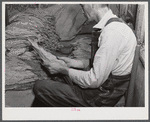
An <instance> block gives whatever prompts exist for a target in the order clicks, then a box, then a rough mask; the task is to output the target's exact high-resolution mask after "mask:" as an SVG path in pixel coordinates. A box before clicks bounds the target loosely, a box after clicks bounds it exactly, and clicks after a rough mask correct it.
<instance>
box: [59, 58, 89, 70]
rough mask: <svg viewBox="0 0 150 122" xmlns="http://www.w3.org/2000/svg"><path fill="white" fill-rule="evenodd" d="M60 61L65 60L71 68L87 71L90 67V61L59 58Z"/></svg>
mask: <svg viewBox="0 0 150 122" xmlns="http://www.w3.org/2000/svg"><path fill="white" fill-rule="evenodd" d="M57 59H59V60H63V61H64V62H65V63H66V64H67V66H68V67H69V68H75V69H83V70H84V69H85V68H87V67H88V66H89V59H80V60H79V59H71V58H68V57H57Z"/></svg>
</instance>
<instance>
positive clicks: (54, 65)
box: [42, 60, 68, 74]
mask: <svg viewBox="0 0 150 122" xmlns="http://www.w3.org/2000/svg"><path fill="white" fill-rule="evenodd" d="M42 65H43V66H45V67H46V68H47V69H48V70H49V72H50V73H51V74H58V73H62V74H67V71H66V70H68V68H67V67H66V66H65V65H63V64H61V63H60V62H58V61H56V60H55V61H51V62H43V64H42Z"/></svg>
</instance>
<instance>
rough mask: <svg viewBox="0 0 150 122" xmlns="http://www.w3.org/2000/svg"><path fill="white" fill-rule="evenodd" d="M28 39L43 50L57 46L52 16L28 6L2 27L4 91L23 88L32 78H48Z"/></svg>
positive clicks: (51, 50)
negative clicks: (3, 41) (3, 34)
mask: <svg viewBox="0 0 150 122" xmlns="http://www.w3.org/2000/svg"><path fill="white" fill-rule="evenodd" d="M28 39H33V40H34V39H36V40H38V42H37V43H38V44H39V45H40V46H41V47H42V48H43V49H44V50H45V51H47V52H51V53H54V52H55V51H56V50H57V49H59V48H61V47H62V45H60V44H59V36H58V34H57V33H56V30H55V18H54V17H53V16H49V15H48V14H47V13H44V12H43V11H42V10H38V9H29V10H27V11H24V12H22V13H18V14H16V15H14V16H12V17H11V18H9V25H8V26H7V27H6V30H5V57H6V58H5V67H6V69H5V83H6V87H5V90H6V91H7V90H26V89H29V88H32V86H33V84H34V82H35V81H36V80H44V79H51V78H50V77H49V76H48V75H47V73H46V72H45V71H44V69H43V68H42V67H41V65H40V61H39V56H38V55H37V54H36V53H35V52H34V50H33V48H32V46H31V43H30V42H29V41H28Z"/></svg>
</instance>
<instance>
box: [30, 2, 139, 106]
mask: <svg viewBox="0 0 150 122" xmlns="http://www.w3.org/2000/svg"><path fill="white" fill-rule="evenodd" d="M82 8H83V11H84V14H85V16H86V17H87V18H88V20H89V21H93V20H95V21H96V22H97V24H96V25H95V26H94V28H99V29H102V33H101V35H100V37H99V42H98V47H99V49H98V50H97V52H96V54H95V57H94V62H93V67H92V68H91V69H90V70H89V71H83V70H79V69H84V68H86V67H87V65H85V64H87V61H85V60H74V59H69V58H65V57H58V59H59V60H63V61H65V62H66V64H67V66H63V65H61V64H60V63H58V62H51V63H49V64H48V70H49V72H50V73H51V74H60V73H61V74H63V75H64V76H65V77H66V81H67V82H66V83H61V82H56V81H52V80H51V81H38V82H36V84H35V86H34V89H33V91H34V93H35V97H36V98H37V99H38V100H39V101H41V103H43V104H44V105H45V106H54V107H58V106H61V107H95V106H101V107H105V106H106V107H109V106H114V105H115V104H116V103H117V102H118V101H119V99H120V98H121V97H122V96H123V95H124V94H125V93H126V91H127V88H128V84H129V80H130V73H131V68H132V64H133V58H134V52H135V47H136V37H135V35H134V34H133V32H132V30H131V29H130V28H129V27H128V26H127V25H126V24H125V23H122V22H111V23H110V24H108V25H106V23H107V22H108V20H109V19H111V18H114V17H115V18H116V17H117V16H115V15H114V14H113V13H112V11H111V10H110V9H109V8H108V6H107V5H105V4H103V5H99V4H84V5H82ZM105 25H106V26H105ZM85 62H86V63H85ZM67 79H68V80H67Z"/></svg>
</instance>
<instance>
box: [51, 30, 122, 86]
mask: <svg viewBox="0 0 150 122" xmlns="http://www.w3.org/2000/svg"><path fill="white" fill-rule="evenodd" d="M122 38H123V37H122V36H121V35H120V33H119V32H116V31H114V30H108V31H107V32H106V33H103V36H102V37H101V40H102V41H101V40H100V41H101V46H100V48H99V49H98V51H97V52H96V55H95V57H94V63H93V68H91V69H90V71H82V70H76V69H72V68H68V67H67V66H63V65H60V64H58V63H57V62H54V63H51V65H50V70H51V72H53V71H54V72H55V70H56V71H57V72H59V73H62V74H65V75H68V76H69V77H70V78H71V79H72V81H73V82H74V83H76V84H78V85H79V86H80V87H82V88H97V87H99V86H100V85H101V84H102V83H103V82H104V81H105V80H106V79H107V78H108V76H109V74H110V72H111V71H112V69H113V66H114V64H115V63H116V62H115V61H116V60H117V58H118V56H119V53H120V51H121V50H119V49H120V45H121V44H122V43H123V42H122V41H121V40H122ZM82 65H83V64H82Z"/></svg>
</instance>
